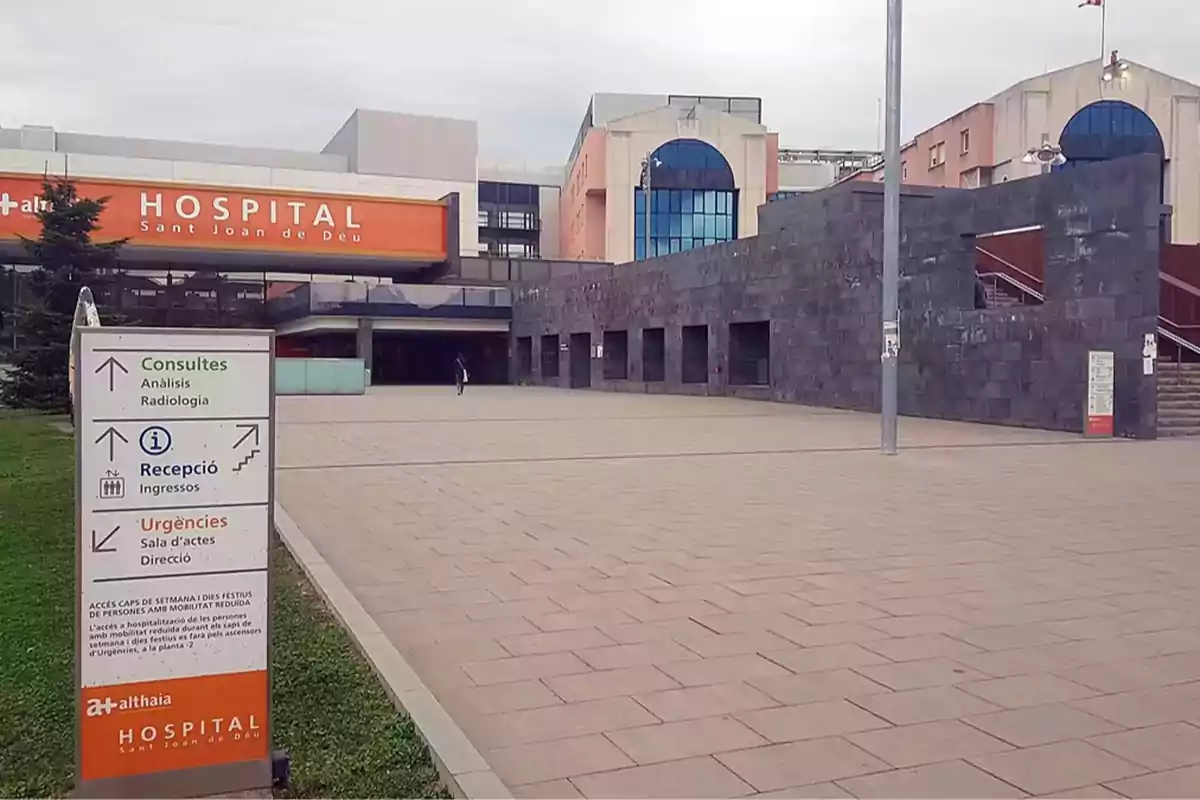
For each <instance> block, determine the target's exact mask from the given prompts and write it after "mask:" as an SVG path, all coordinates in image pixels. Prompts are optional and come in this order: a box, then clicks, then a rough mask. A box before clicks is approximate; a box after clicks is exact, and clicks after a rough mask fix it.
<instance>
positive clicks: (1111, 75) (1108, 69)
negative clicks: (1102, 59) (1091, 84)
mask: <svg viewBox="0 0 1200 800" xmlns="http://www.w3.org/2000/svg"><path fill="white" fill-rule="evenodd" d="M1126 72H1129V62H1128V61H1125V60H1124V59H1122V58H1121V57H1120V56H1119V54H1118V51H1116V50H1113V51H1112V58H1110V59H1109V62H1108V63H1107V64H1105V65H1104V71H1103V72H1102V73H1101V74H1100V78H1101V80H1103V81H1104V82H1105V83H1112V81H1114V80H1116V79H1117V78H1120V77H1122V76H1124V75H1125V73H1126Z"/></svg>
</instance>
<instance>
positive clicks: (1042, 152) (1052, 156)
mask: <svg viewBox="0 0 1200 800" xmlns="http://www.w3.org/2000/svg"><path fill="white" fill-rule="evenodd" d="M1021 161H1022V162H1023V163H1025V164H1038V165H1039V166H1041V168H1042V174H1043V175H1045V174H1047V173H1048V172H1050V168H1051V167H1058V166H1062V165H1063V164H1065V163H1067V158H1066V156H1064V155H1063V151H1062V148H1061V147H1059V146H1058V145H1056V144H1051V143H1050V142H1048V141H1045V142H1042V143H1041V144H1040V145H1038V146H1037V147H1031V148H1029V149H1028V150H1026V151H1025V156H1024V158H1022V159H1021Z"/></svg>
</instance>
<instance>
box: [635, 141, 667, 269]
mask: <svg viewBox="0 0 1200 800" xmlns="http://www.w3.org/2000/svg"><path fill="white" fill-rule="evenodd" d="M660 166H662V162H661V161H659V160H658V159H657V158H654V154H653V153H647V154H646V157H645V158H643V159H642V174H641V177H640V178H639V182H640V183H641V187H642V196H643V197H644V198H645V203H646V229H645V230H644V231H642V234H643V236H644V238H645V242H646V250H645V253H643V254H642V257H643V258H650V198H651V196H652V195H651V193H650V169H651V167H660Z"/></svg>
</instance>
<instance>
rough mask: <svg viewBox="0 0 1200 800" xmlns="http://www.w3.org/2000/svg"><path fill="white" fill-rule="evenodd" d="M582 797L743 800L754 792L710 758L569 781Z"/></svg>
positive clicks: (604, 773)
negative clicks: (729, 798)
mask: <svg viewBox="0 0 1200 800" xmlns="http://www.w3.org/2000/svg"><path fill="white" fill-rule="evenodd" d="M571 782H572V783H573V784H574V785H575V788H577V789H578V790H579V791H580V793H581V794H583V796H584V797H598V798H610V797H611V798H621V797H628V798H640V799H643V800H644V798H648V797H664V798H665V797H679V798H693V797H712V798H726V797H744V796H746V795H748V794H752V793H753V792H754V789H753V788H752V787H751V786H750V785H749V784H747V783H746V782H745V781H743V780H741V779H740V778H738V777H737V776H736V775H734V774H733V773H732V772H731V771H730V770H728V769H727V768H725V767H724V766H722V765H721V764H720V763H718V762H717V761H715V760H713V759H712V758H711V757H704V758H689V759H686V760H683V761H668V762H667V763H665V764H651V765H648V766H644V767H633V768H632V769H620V770H613V771H609V772H597V773H594V774H591V775H582V776H580V777H578V778H574V779H572V781H571Z"/></svg>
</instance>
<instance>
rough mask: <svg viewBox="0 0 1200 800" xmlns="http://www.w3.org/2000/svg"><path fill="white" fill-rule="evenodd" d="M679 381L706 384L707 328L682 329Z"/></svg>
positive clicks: (700, 326) (688, 326)
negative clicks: (681, 358) (681, 360)
mask: <svg viewBox="0 0 1200 800" xmlns="http://www.w3.org/2000/svg"><path fill="white" fill-rule="evenodd" d="M681 367H682V369H681V370H680V372H681V374H680V380H682V381H683V382H684V383H708V326H707V325H685V326H684V327H683V363H682V365H681Z"/></svg>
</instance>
